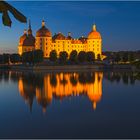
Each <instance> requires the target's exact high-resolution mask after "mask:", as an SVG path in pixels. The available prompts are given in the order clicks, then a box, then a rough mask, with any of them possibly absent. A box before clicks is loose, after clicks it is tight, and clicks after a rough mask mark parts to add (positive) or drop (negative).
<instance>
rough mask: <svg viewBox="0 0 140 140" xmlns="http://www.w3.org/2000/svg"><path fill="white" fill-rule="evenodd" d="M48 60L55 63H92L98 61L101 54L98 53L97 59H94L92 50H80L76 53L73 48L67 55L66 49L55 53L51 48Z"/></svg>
mask: <svg viewBox="0 0 140 140" xmlns="http://www.w3.org/2000/svg"><path fill="white" fill-rule="evenodd" d="M49 60H50V62H53V63H55V64H56V63H59V64H81V63H84V62H86V63H93V62H95V61H100V60H101V56H100V55H98V57H97V59H95V54H94V52H92V51H89V52H85V51H80V52H79V53H78V52H77V51H76V50H73V51H72V52H71V53H70V56H69V57H68V53H67V52H66V51H62V52H60V53H59V54H57V52H56V51H55V50H52V51H51V52H50V56H49Z"/></svg>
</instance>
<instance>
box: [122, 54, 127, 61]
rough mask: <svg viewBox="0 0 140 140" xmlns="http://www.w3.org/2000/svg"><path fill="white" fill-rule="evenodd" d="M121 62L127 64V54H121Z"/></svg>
mask: <svg viewBox="0 0 140 140" xmlns="http://www.w3.org/2000/svg"><path fill="white" fill-rule="evenodd" d="M122 60H123V62H127V61H128V53H127V52H124V53H123V56H122Z"/></svg>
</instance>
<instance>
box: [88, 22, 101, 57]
mask: <svg viewBox="0 0 140 140" xmlns="http://www.w3.org/2000/svg"><path fill="white" fill-rule="evenodd" d="M86 51H92V52H94V54H95V59H97V58H98V57H100V58H101V57H102V38H101V35H100V33H99V32H97V30H96V25H95V24H94V25H93V28H92V31H91V32H90V33H89V34H88V39H87V50H86Z"/></svg>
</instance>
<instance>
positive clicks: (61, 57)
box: [59, 51, 68, 63]
mask: <svg viewBox="0 0 140 140" xmlns="http://www.w3.org/2000/svg"><path fill="white" fill-rule="evenodd" d="M67 58H68V53H67V52H66V51H63V52H60V53H59V61H60V63H65V62H66V61H67Z"/></svg>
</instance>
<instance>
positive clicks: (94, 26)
mask: <svg viewBox="0 0 140 140" xmlns="http://www.w3.org/2000/svg"><path fill="white" fill-rule="evenodd" d="M93 31H96V24H95V23H94V24H93Z"/></svg>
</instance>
